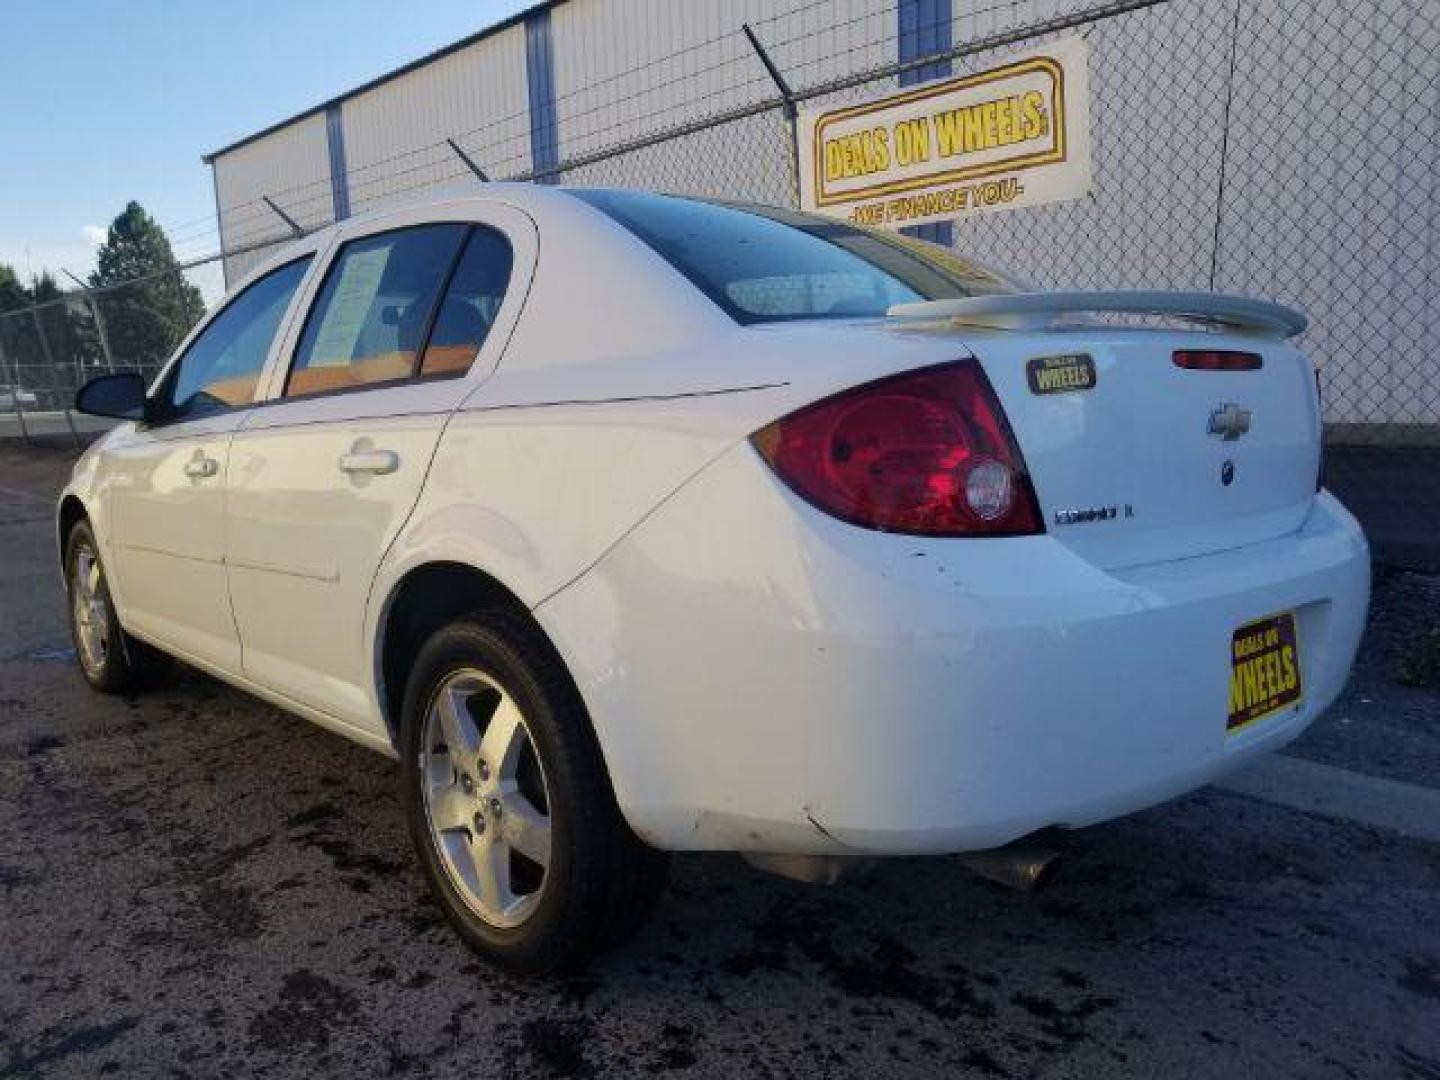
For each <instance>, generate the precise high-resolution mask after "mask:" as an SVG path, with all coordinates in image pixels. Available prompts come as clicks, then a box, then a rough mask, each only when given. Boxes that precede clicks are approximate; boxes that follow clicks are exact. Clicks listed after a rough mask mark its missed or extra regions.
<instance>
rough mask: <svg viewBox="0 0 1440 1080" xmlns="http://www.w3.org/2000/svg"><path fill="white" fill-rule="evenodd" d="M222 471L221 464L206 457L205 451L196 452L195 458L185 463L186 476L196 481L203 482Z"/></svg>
mask: <svg viewBox="0 0 1440 1080" xmlns="http://www.w3.org/2000/svg"><path fill="white" fill-rule="evenodd" d="M219 471H220V463H219V462H218V461H216V460H215V459H214V458H212V457H206V456H205V452H204V451H203V450H196V451H195V456H194V457H193V458H191V459H190V460H189V461H187V462H186V463H185V475H186V476H188V477H190V478H191V479H194V480H203V479H205V478H206V477H207V476H214V475H215V474H216V473H217V472H219Z"/></svg>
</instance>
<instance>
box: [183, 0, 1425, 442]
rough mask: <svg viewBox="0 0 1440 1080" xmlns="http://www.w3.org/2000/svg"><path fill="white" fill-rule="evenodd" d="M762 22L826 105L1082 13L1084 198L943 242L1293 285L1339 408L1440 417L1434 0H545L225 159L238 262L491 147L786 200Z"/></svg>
mask: <svg viewBox="0 0 1440 1080" xmlns="http://www.w3.org/2000/svg"><path fill="white" fill-rule="evenodd" d="M747 23H748V24H749V25H750V26H751V27H752V28H753V31H754V33H755V35H756V37H757V38H758V39H759V41H760V42H761V43H762V44H763V45H764V47H765V48H766V50H767V51H768V52H769V54H770V56H771V57H772V58H773V60H774V62H775V64H776V66H777V67H778V68H779V70H780V71H781V73H782V74H783V76H784V77H785V79H786V80H787V81H788V83H789V84H790V86H791V87H793V88H794V89H795V90H796V91H797V92H798V93H799V94H801V95H802V96H804V95H806V94H808V93H809V92H811V91H813V90H815V89H816V88H821V89H822V90H823V91H824V92H822V93H821V94H820V95H819V96H818V97H817V98H816V100H820V101H828V100H832V99H836V98H842V99H851V98H857V97H864V96H871V95H879V94H882V93H885V92H887V90H889V89H893V88H894V87H895V86H896V83H897V81H898V82H900V83H902V84H903V83H908V82H915V81H919V80H923V79H928V78H935V77H939V76H943V75H948V74H950V73H952V71H953V72H954V73H962V72H965V71H969V70H974V69H979V68H985V67H990V66H994V64H995V63H996V62H997V61H998V60H1003V58H1004V57H1005V55H1006V52H1007V50H1009V51H1014V50H1016V49H1022V48H1030V47H1033V46H1034V45H1036V44H1038V43H1040V42H1043V41H1044V40H1046V39H1047V38H1048V37H1053V36H1054V35H1056V34H1058V33H1080V34H1083V35H1085V36H1086V37H1087V40H1088V41H1089V44H1090V83H1091V95H1092V97H1091V104H1090V112H1091V117H1092V142H1093V153H1094V158H1095V176H1094V182H1093V187H1092V191H1091V194H1090V195H1089V196H1088V197H1087V198H1085V199H1083V200H1079V201H1073V202H1067V203H1056V204H1051V205H1047V206H1040V207H1031V208H1028V209H1023V210H1014V211H1009V212H1005V213H996V214H991V215H987V216H984V217H979V218H974V219H970V220H967V221H964V222H961V223H959V224H958V225H957V226H956V228H955V229H954V230H953V232H952V231H951V230H949V229H941V230H938V231H936V233H935V234H934V235H938V236H939V237H940V238H942V239H951V238H953V242H954V243H956V244H957V245H960V246H963V247H965V248H967V249H968V250H971V251H973V252H975V253H977V254H979V255H981V256H982V257H986V258H988V259H990V260H991V261H992V262H995V263H997V264H999V265H1002V266H1006V267H1008V268H1011V269H1013V270H1015V271H1017V272H1019V273H1021V274H1022V275H1026V276H1029V277H1030V278H1032V279H1035V280H1037V281H1040V282H1044V283H1047V284H1051V283H1054V284H1059V283H1067V284H1073V285H1077V286H1081V287H1101V286H1141V285H1143V286H1171V287H1201V288H1206V287H1213V288H1218V289H1234V290H1241V291H1249V292H1255V293H1258V294H1261V295H1266V296H1271V297H1275V298H1278V299H1281V300H1284V301H1288V302H1291V303H1295V304H1298V305H1299V306H1301V307H1303V308H1305V309H1306V310H1308V311H1309V312H1310V314H1311V315H1312V318H1313V319H1314V321H1315V324H1316V325H1315V329H1314V330H1312V331H1311V332H1310V335H1309V337H1308V340H1307V344H1308V347H1309V348H1310V350H1311V351H1312V353H1313V354H1314V355H1316V356H1317V357H1318V358H1319V359H1320V360H1321V362H1322V364H1323V365H1324V368H1325V373H1324V381H1325V389H1326V398H1327V419H1329V420H1330V421H1331V422H1332V423H1339V424H1343V425H1350V426H1355V428H1354V430H1355V431H1357V432H1360V431H1361V430H1362V428H1363V429H1370V428H1376V427H1382V428H1385V429H1386V430H1388V431H1391V432H1393V431H1395V430H1399V429H1400V428H1404V429H1405V430H1406V431H1408V432H1410V437H1420V438H1424V439H1426V440H1427V441H1428V439H1429V438H1430V437H1432V436H1433V434H1434V433H1435V432H1436V431H1440V426H1437V425H1440V370H1437V368H1436V362H1435V361H1433V360H1432V359H1431V358H1432V357H1436V356H1440V316H1437V315H1436V312H1437V311H1440V265H1437V263H1440V242H1437V241H1440V212H1437V195H1440V192H1437V183H1440V181H1437V179H1436V178H1437V176H1440V130H1437V124H1440V119H1437V118H1440V48H1437V44H1440V12H1437V11H1435V10H1434V8H1433V5H1416V4H1414V3H1413V2H1410V0H1373V2H1371V3H1367V4H1363V5H1351V4H1348V3H1346V2H1345V0H1139V2H1137V0H1129V2H1116V0H1109V2H1106V0H1014V2H1007V3H1003V4H996V3H988V2H987V3H970V2H968V0H953V2H952V0H727V2H724V3H720V2H716V0H549V2H546V3H540V4H537V5H536V6H534V7H532V8H530V9H528V10H527V11H524V12H522V13H521V14H519V15H517V16H515V17H514V18H512V19H509V20H507V21H505V22H503V23H500V24H499V25H496V26H493V27H490V28H488V29H485V30H483V31H481V32H479V33H477V34H476V35H474V36H472V37H470V38H466V39H465V40H463V41H459V42H457V43H455V44H454V45H452V46H449V47H448V48H445V49H442V50H440V51H438V52H436V53H433V54H431V55H429V56H426V57H423V58H421V59H419V60H417V61H415V62H414V63H413V64H410V65H408V66H406V67H404V68H401V69H399V70H397V71H395V72H392V73H390V74H388V75H385V76H383V77H381V78H379V79H377V80H375V81H373V82H371V83H368V84H366V85H365V86H361V87H358V88H356V89H354V90H352V91H349V92H347V93H344V94H342V95H340V96H338V97H336V98H333V99H331V100H330V101H326V102H323V103H320V104H318V105H316V106H315V107H314V108H312V109H310V110H308V111H307V112H305V113H302V114H300V115H298V116H295V117H292V118H290V119H288V120H284V121H282V122H280V123H277V124H275V125H274V126H272V127H270V128H267V129H266V130H264V131H261V132H257V133H256V134H254V135H251V136H249V137H248V138H245V139H243V140H241V141H240V142H237V143H235V144H233V145H230V146H227V147H225V148H223V149H220V150H217V151H215V152H214V153H212V154H209V155H207V156H206V158H205V161H206V162H207V163H209V164H210V165H211V166H212V167H213V170H214V181H215V197H216V204H217V214H218V216H219V219H220V228H221V238H222V243H223V245H224V249H225V250H226V251H227V252H236V254H232V255H230V256H229V257H228V258H227V259H226V263H225V268H226V276H227V280H231V281H233V280H234V279H235V276H236V275H237V274H238V273H240V272H242V271H243V270H244V269H246V268H247V267H248V266H249V265H252V264H253V262H254V261H256V260H257V259H260V258H263V257H265V252H263V251H260V252H257V253H252V254H246V253H244V252H245V249H247V248H251V247H253V246H254V245H256V244H257V243H262V242H264V241H267V240H272V239H276V238H280V237H283V236H285V235H286V233H287V231H288V227H287V226H286V225H285V223H284V221H283V220H282V216H281V215H282V214H283V215H288V216H289V217H290V218H291V219H293V220H294V221H295V222H296V223H297V224H298V226H299V227H301V228H304V229H309V228H312V227H317V226H319V225H323V224H326V223H329V222H331V221H333V220H336V219H339V218H343V217H346V216H348V215H350V214H353V213H357V212H361V211H364V210H366V209H367V208H371V207H373V206H375V205H377V204H378V203H380V202H382V201H383V200H387V199H393V198H413V197H415V196H416V195H418V194H421V193H423V192H424V191H426V190H434V189H435V188H437V187H439V186H441V185H449V184H456V183H476V182H479V181H478V179H477V178H476V177H475V175H474V173H473V172H472V165H473V166H475V167H478V168H479V169H480V170H482V171H483V172H484V173H485V174H487V175H488V176H490V177H492V178H497V179H499V178H505V179H509V178H515V177H527V176H532V175H538V178H539V179H542V180H556V179H558V180H560V181H562V182H565V183H577V184H592V183H606V184H626V185H634V186H643V187H653V188H658V189H661V190H668V191H679V192H687V193H695V194H708V195H719V196H727V197H738V198H750V199H757V200H762V201H768V202H780V203H784V202H788V201H790V200H791V199H792V198H793V188H792V181H791V176H790V165H789V152H790V143H789V138H790V136H789V130H788V128H787V126H786V123H785V120H784V117H783V116H782V114H781V112H780V110H779V109H770V110H767V111H762V112H756V113H753V114H752V115H749V116H741V117H737V116H736V115H735V114H736V113H737V112H739V111H743V110H744V109H745V107H746V106H752V105H756V104H757V103H763V102H765V101H768V100H773V99H775V98H776V97H777V90H776V84H775V83H774V82H773V81H772V79H771V78H770V76H769V75H767V73H766V71H765V68H764V66H763V65H762V63H761V61H760V59H759V57H758V56H757V53H756V51H755V49H754V48H753V47H752V45H751V43H750V41H749V40H748V38H747V37H746V35H745V33H744V32H743V30H742V24H747ZM974 44H988V45H989V47H988V48H984V49H982V50H980V51H978V52H973V53H970V52H963V51H962V52H960V53H959V54H958V55H955V56H954V57H953V58H950V59H946V58H942V59H941V60H938V61H935V62H931V63H927V64H926V65H925V66H923V67H920V68H918V69H915V68H912V69H911V70H906V71H903V72H898V73H897V72H896V71H894V70H893V68H894V67H895V66H896V65H903V64H905V63H907V62H911V61H915V60H917V59H921V58H926V57H933V56H935V55H936V54H947V53H950V52H951V51H953V50H956V49H957V48H961V47H968V46H971V45H974ZM887 66H889V67H890V68H891V69H892V70H888V71H887V70H885V69H886V68H887ZM867 72H870V73H877V74H876V77H874V78H873V79H871V80H869V81H867V82H865V83H862V84H857V85H854V86H843V87H840V88H831V89H829V90H824V88H826V87H830V84H833V83H834V82H835V81H837V80H844V79H845V78H847V77H849V76H856V75H859V74H863V73H867ZM717 115H720V116H721V117H722V118H724V117H728V119H724V120H723V122H720V123H716V124H714V125H710V126H706V127H698V126H699V125H700V123H701V122H702V121H704V120H705V119H706V118H711V117H716V116H717ZM687 126H688V127H687ZM689 128H698V129H697V130H689ZM677 131H678V132H679V133H678V134H676V132H677ZM667 135H668V136H669V137H662V136H667ZM447 140H448V141H447ZM612 151H614V152H612ZM466 159H468V162H467V160H466ZM267 199H268V200H269V201H270V202H273V204H274V206H275V207H278V208H279V211H280V212H279V213H277V211H276V210H275V209H273V208H272V207H271V205H270V204H269V203H268V202H267V201H266V200H267Z"/></svg>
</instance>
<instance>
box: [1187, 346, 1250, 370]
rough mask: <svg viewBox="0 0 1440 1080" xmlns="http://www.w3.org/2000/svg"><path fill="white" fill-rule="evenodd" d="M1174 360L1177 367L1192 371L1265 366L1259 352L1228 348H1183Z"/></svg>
mask: <svg viewBox="0 0 1440 1080" xmlns="http://www.w3.org/2000/svg"><path fill="white" fill-rule="evenodd" d="M1174 360H1175V366H1176V367H1182V368H1189V369H1190V370H1191V371H1259V370H1260V369H1261V368H1262V367H1264V366H1265V361H1264V360H1263V359H1262V358H1261V356H1260V354H1259V353H1253V352H1232V351H1230V350H1227V349H1182V350H1180V351H1178V352H1176V353H1175V354H1174Z"/></svg>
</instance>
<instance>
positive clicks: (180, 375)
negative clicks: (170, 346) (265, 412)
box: [160, 255, 310, 421]
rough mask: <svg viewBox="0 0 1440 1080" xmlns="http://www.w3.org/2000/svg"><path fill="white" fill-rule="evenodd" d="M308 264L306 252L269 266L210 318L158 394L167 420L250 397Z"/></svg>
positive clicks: (191, 416) (223, 407)
mask: <svg viewBox="0 0 1440 1080" xmlns="http://www.w3.org/2000/svg"><path fill="white" fill-rule="evenodd" d="M309 265H310V256H308V255H307V256H305V258H303V259H297V260H295V261H294V262H292V263H286V264H285V265H284V266H282V267H280V268H279V269H278V270H272V271H271V272H270V273H269V274H266V275H265V276H264V277H262V278H260V279H259V280H258V281H256V282H254V283H253V284H252V285H250V286H249V287H248V288H246V289H245V291H244V292H242V293H240V295H238V296H237V297H235V299H234V300H231V301H230V303H229V304H228V305H227V306H226V307H225V308H224V309H223V310H222V311H221V312H220V314H218V315H216V316H215V318H213V319H212V320H210V324H209V325H208V326H206V327H205V329H204V330H202V331H200V335H199V336H198V337H197V338H196V339H195V340H194V341H192V342H191V343H190V347H189V348H188V349H186V350H185V355H184V356H182V357H181V358H180V361H179V363H178V364H177V365H176V367H175V374H174V376H172V377H171V379H170V382H169V386H168V388H167V389H166V390H165V391H164V392H162V394H161V395H160V397H161V400H162V403H163V405H164V413H165V415H164V419H165V420H166V421H176V420H191V419H195V418H197V417H201V416H209V415H211V414H213V413H217V412H224V411H225V410H226V409H233V408H237V407H239V406H241V405H249V404H250V403H251V402H252V401H254V400H255V388H256V386H257V385H258V383H259V382H260V372H261V371H262V370H263V369H264V367H265V358H266V357H267V356H268V355H269V354H270V345H271V343H272V342H273V341H274V340H275V333H276V331H277V330H279V329H280V320H281V319H282V318H283V317H284V315H285V311H286V309H287V308H288V307H289V306H290V299H291V297H293V296H294V295H295V290H296V289H297V288H299V287H300V281H301V279H302V278H304V276H305V271H306V269H307V268H308V267H309Z"/></svg>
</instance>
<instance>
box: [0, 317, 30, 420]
mask: <svg viewBox="0 0 1440 1080" xmlns="http://www.w3.org/2000/svg"><path fill="white" fill-rule="evenodd" d="M7 363H9V358H8V357H7V356H6V355H5V346H4V344H3V339H0V372H3V371H5V365H6V364H7ZM14 372H15V376H14V379H13V380H12V381H11V383H10V394H11V396H10V408H11V409H12V410H14V413H15V419H16V421H18V422H19V424H20V438H21V439H22V440H23V441H24V443H25V445H26V446H29V445H30V429H29V428H28V427H27V426H26V424H25V410H24V409H22V408H21V407H20V364H19V362H18V361H17V362H16V363H15V365H14Z"/></svg>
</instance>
